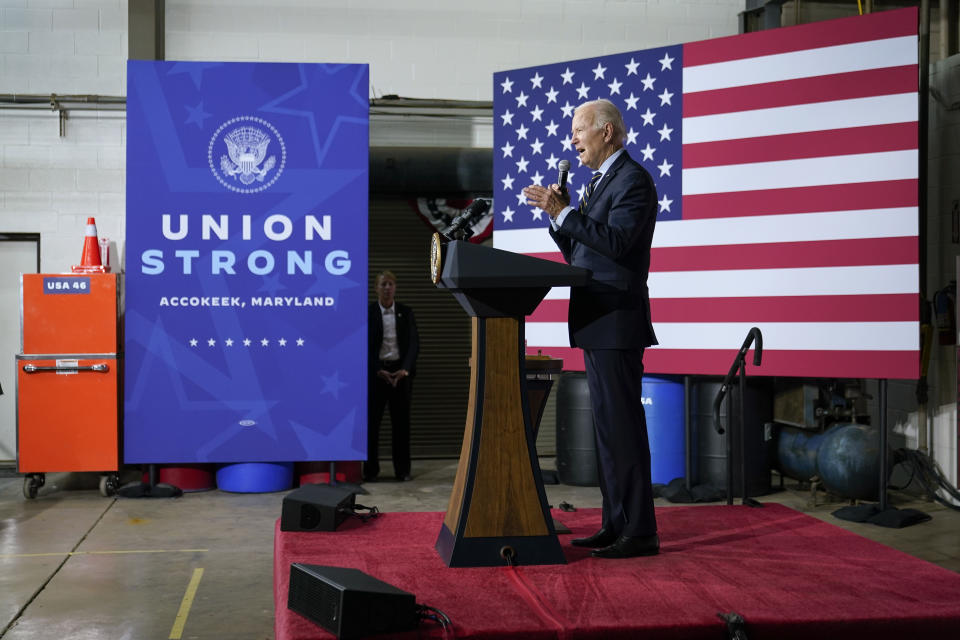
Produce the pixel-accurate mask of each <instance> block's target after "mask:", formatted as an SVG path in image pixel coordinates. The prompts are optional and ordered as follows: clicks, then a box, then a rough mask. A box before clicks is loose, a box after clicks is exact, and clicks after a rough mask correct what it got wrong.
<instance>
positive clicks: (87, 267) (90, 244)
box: [72, 218, 106, 273]
mask: <svg viewBox="0 0 960 640" xmlns="http://www.w3.org/2000/svg"><path fill="white" fill-rule="evenodd" d="M72 270H73V272H74V273H103V272H105V271H106V269H104V267H103V263H102V262H101V261H100V243H99V241H98V240H97V223H96V221H95V220H94V219H93V218H87V230H86V233H84V237H83V254H82V255H81V256H80V264H79V266H78V265H74V266H73V268H72Z"/></svg>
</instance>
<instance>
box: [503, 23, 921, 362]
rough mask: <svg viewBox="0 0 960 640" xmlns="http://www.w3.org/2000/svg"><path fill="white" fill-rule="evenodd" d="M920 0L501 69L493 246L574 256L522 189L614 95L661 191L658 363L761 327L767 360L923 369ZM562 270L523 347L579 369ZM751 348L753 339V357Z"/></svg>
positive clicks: (573, 181)
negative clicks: (581, 119) (588, 113)
mask: <svg viewBox="0 0 960 640" xmlns="http://www.w3.org/2000/svg"><path fill="white" fill-rule="evenodd" d="M917 42H918V37H917V10H916V9H915V8H909V9H903V10H896V11H886V12H881V13H874V14H869V15H865V16H857V17H853V18H844V19H839V20H831V21H826V22H818V23H815V24H807V25H801V26H797V27H789V28H781V29H774V30H770V31H762V32H757V33H749V34H744V35H739V36H732V37H727V38H717V39H713V40H705V41H701V42H694V43H690V44H684V45H677V46H669V47H663V48H657V49H647V50H643V51H634V52H629V53H622V54H615V55H607V56H603V57H598V58H589V59H584V60H576V61H570V62H561V63H557V64H548V65H543V66H538V67H530V68H525V69H517V70H511V71H504V72H499V73H496V74H494V85H493V89H494V103H493V106H494V149H493V152H494V207H495V215H494V225H495V228H494V246H496V247H497V248H500V249H506V250H510V251H516V252H520V253H525V254H529V255H534V256H537V257H541V258H545V259H548V260H558V261H562V258H561V257H560V253H559V251H558V250H557V247H556V245H555V244H554V243H553V241H552V240H551V239H550V237H549V235H548V234H547V231H546V226H547V224H548V223H547V216H546V214H545V213H543V212H542V211H540V210H538V209H533V208H531V207H530V206H529V205H527V204H526V203H525V199H524V198H523V195H522V193H521V189H522V188H523V187H524V186H526V185H528V184H531V183H536V184H543V185H547V184H550V183H553V182H556V180H557V174H558V172H557V163H558V162H559V161H560V160H561V159H564V158H566V159H568V160H570V162H571V172H570V177H569V183H568V184H569V187H570V191H571V194H572V199H573V202H574V204H576V202H577V199H578V198H579V196H580V194H581V193H582V191H583V188H584V185H586V183H587V182H588V181H589V178H590V175H591V173H592V171H591V170H590V169H588V168H587V167H584V166H580V165H579V161H578V160H577V153H576V151H575V150H574V149H573V148H572V145H571V143H570V123H571V119H572V114H573V109H574V107H576V106H577V105H578V104H580V103H582V102H585V101H587V100H593V99H596V98H608V99H610V100H612V101H613V102H614V103H615V104H616V105H617V106H618V107H619V108H620V110H621V112H622V113H623V114H624V118H625V121H626V125H627V130H628V133H627V139H626V142H625V148H626V150H627V152H628V153H629V154H630V155H631V156H632V157H633V158H635V159H636V160H638V161H640V162H641V163H642V164H643V165H644V166H645V167H646V168H647V170H648V171H649V172H650V173H651V175H652V176H653V177H654V180H655V182H656V186H657V197H658V200H659V205H658V211H659V213H658V217H657V226H656V232H655V234H654V238H653V249H652V256H651V273H650V278H649V286H650V296H651V307H652V315H653V323H654V327H655V329H656V332H657V337H658V338H659V341H660V345H659V346H657V347H652V348H650V349H648V350H647V353H646V356H645V358H644V362H645V365H646V369H647V371H648V372H650V373H665V374H708V375H710V374H724V373H726V372H727V370H728V369H729V368H730V365H731V364H732V362H733V358H734V356H735V354H736V351H737V349H738V348H739V347H740V345H741V344H742V343H743V341H744V338H745V337H746V336H747V333H748V331H749V329H750V327H752V326H757V327H759V328H760V329H761V331H762V332H763V347H764V349H763V364H762V366H760V367H758V368H757V367H753V368H751V370H750V373H751V374H756V375H767V376H801V377H808V376H809V377H850V378H916V377H917V376H918V374H919V364H920V363H919V360H920V357H919V356H920V351H919V325H918V322H919V268H918V236H917V227H918V206H917V205H918V188H919V184H918V144H917V141H918V126H917V113H918V98H917V87H918V63H917ZM568 299H569V290H568V289H559V288H554V289H553V290H551V292H550V293H549V294H548V295H547V298H546V299H545V300H544V301H543V303H542V304H541V305H540V306H539V307H538V308H537V310H536V311H535V312H534V313H533V314H532V315H531V316H530V317H528V318H527V325H526V338H527V352H528V353H537V352H538V351H542V353H543V354H545V355H546V354H549V355H552V356H554V357H559V358H563V359H564V361H565V362H564V368H565V369H569V370H582V369H583V354H582V352H581V351H580V350H578V349H571V348H570V347H569V342H568V337H567V328H566V318H567V301H568ZM751 357H752V356H751Z"/></svg>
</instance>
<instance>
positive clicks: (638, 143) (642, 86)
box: [493, 47, 682, 229]
mask: <svg viewBox="0 0 960 640" xmlns="http://www.w3.org/2000/svg"><path fill="white" fill-rule="evenodd" d="M679 56H680V47H667V48H662V49H651V50H647V51H639V52H632V53H625V54H619V55H613V56H604V57H603V58H592V59H587V60H579V61H574V62H562V63H558V64H552V65H544V66H541V67H530V68H527V69H520V70H514V71H505V72H501V73H497V74H495V75H494V87H495V96H494V105H493V107H494V181H495V190H494V199H493V202H494V210H495V217H494V225H495V228H496V229H522V228H530V227H543V226H546V225H547V219H546V216H544V215H543V211H541V210H540V209H537V208H535V207H534V208H531V207H529V206H528V205H527V204H526V198H525V197H524V196H523V193H522V189H523V188H524V187H526V186H527V185H530V184H537V185H543V186H546V185H549V184H553V183H555V182H556V181H557V175H558V169H557V165H558V163H559V162H560V160H561V159H567V160H569V161H570V163H571V170H570V172H569V175H568V183H567V184H568V187H569V188H570V191H571V196H572V197H573V196H574V194H575V199H574V200H573V204H574V205H576V202H577V199H579V198H580V197H581V196H582V194H583V189H584V187H585V185H586V183H587V181H588V180H589V176H590V175H591V173H592V172H591V171H585V170H584V169H583V168H582V166H581V165H580V161H579V158H578V156H577V152H576V150H575V149H574V148H573V144H572V142H571V137H570V125H571V122H572V120H573V111H574V109H575V108H576V107H577V106H578V105H580V104H581V103H583V102H586V101H588V100H596V99H597V98H606V99H608V100H610V101H611V102H613V103H614V104H616V105H617V107H618V108H619V109H620V111H621V113H622V114H623V117H624V123H625V124H626V128H627V136H626V139H625V140H624V146H625V148H626V150H627V152H628V153H629V154H630V155H631V157H633V158H634V159H635V160H637V161H638V162H640V163H641V164H643V165H644V166H645V167H646V169H647V170H648V171H649V172H650V175H651V176H653V179H654V182H655V183H656V186H657V195H658V202H659V206H658V211H659V216H658V218H659V219H678V218H680V207H679V204H674V202H679V195H680V172H679V170H673V169H674V167H679V165H680V163H679V157H680V144H681V140H680V136H679V135H678V131H679V129H680V117H681V106H680V100H679V99H674V98H675V96H677V95H679V93H680V92H681V86H680V82H681V78H682V76H681V72H680V65H679V64H677V58H678V57H679Z"/></svg>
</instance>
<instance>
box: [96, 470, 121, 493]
mask: <svg viewBox="0 0 960 640" xmlns="http://www.w3.org/2000/svg"><path fill="white" fill-rule="evenodd" d="M119 487H120V476H118V475H117V474H115V473H111V474H108V475H105V476H100V495H102V496H103V497H104V498H109V497H110V496H114V495H116V494H117V489H118V488H119Z"/></svg>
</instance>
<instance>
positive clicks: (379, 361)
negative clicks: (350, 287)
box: [363, 271, 420, 482]
mask: <svg viewBox="0 0 960 640" xmlns="http://www.w3.org/2000/svg"><path fill="white" fill-rule="evenodd" d="M376 287H377V301H376V302H373V303H371V304H370V308H369V310H368V325H367V327H368V334H369V347H368V369H367V370H368V372H369V376H370V388H369V399H368V404H367V407H368V413H367V461H366V463H365V464H364V466H363V479H364V480H365V481H368V482H369V481H373V480H376V479H377V476H378V475H379V474H380V460H379V455H378V447H379V444H380V421H381V419H382V418H383V409H384V407H385V406H386V405H388V404H389V405H390V423H391V426H392V429H393V472H394V474H395V475H396V478H397V480H399V481H401V482H405V481H407V480H410V479H411V476H410V397H411V395H412V394H413V376H414V373H416V365H417V354H418V353H419V352H420V336H419V334H418V333H417V322H416V320H415V319H414V316H413V309H411V308H410V307H408V306H406V305H404V304H400V303H399V302H396V301H395V300H394V296H395V295H396V291H397V277H396V276H395V275H393V273H391V272H390V271H384V272H382V273H380V274H379V275H378V276H377V285H376Z"/></svg>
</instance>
